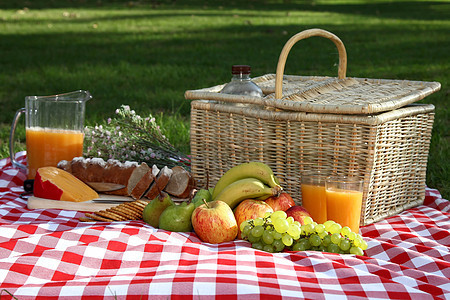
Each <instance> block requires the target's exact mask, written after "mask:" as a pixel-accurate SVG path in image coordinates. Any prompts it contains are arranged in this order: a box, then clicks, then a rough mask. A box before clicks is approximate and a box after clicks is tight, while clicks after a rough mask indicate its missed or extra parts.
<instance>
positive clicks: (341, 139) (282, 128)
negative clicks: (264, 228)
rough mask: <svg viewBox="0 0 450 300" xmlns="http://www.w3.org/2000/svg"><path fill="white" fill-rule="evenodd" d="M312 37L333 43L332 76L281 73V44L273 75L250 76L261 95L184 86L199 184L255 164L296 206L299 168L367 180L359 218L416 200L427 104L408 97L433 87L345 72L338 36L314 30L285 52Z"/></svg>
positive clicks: (430, 117)
mask: <svg viewBox="0 0 450 300" xmlns="http://www.w3.org/2000/svg"><path fill="white" fill-rule="evenodd" d="M310 36H322V37H326V38H330V39H332V41H333V42H334V43H335V44H336V45H337V46H338V51H339V55H340V67H339V74H338V78H333V77H316V76H311V77H305V76H293V75H290V76H286V75H283V69H284V61H285V60H286V56H287V54H286V53H284V54H283V51H282V54H281V55H280V60H279V63H278V67H277V74H276V75H274V74H267V75H264V76H261V77H258V78H256V79H255V80H254V81H255V82H256V83H257V84H258V85H259V86H260V87H261V88H262V90H263V92H264V94H265V97H263V98H256V97H255V98H254V97H248V96H235V95H224V94H220V90H221V88H222V87H223V85H217V86H215V87H211V88H206V89H200V90H193V91H187V92H186V94H185V96H186V98H187V99H190V100H193V101H192V102H191V132H190V134H191V155H192V164H191V170H192V173H193V175H194V176H195V178H196V180H197V182H198V185H199V186H202V187H206V186H207V184H209V186H213V185H214V184H215V183H216V182H217V181H218V180H219V178H220V177H221V176H222V175H223V174H224V173H225V172H226V171H227V170H228V169H230V168H231V167H233V166H235V165H237V164H240V163H243V162H248V161H262V162H264V163H266V164H268V165H269V166H270V167H271V168H272V169H273V171H274V173H275V175H276V176H277V177H278V179H279V180H280V181H281V182H282V186H283V188H284V189H285V190H286V191H287V192H289V193H290V194H291V195H292V197H293V198H294V200H296V202H297V203H298V204H301V190H300V185H301V177H302V174H303V173H305V172H308V171H312V170H322V171H326V172H328V173H330V174H332V173H337V174H342V175H346V176H356V177H359V178H361V179H364V193H363V206H362V213H361V225H367V224H370V223H373V222H377V221H379V220H381V219H383V218H385V217H388V216H392V215H395V214H398V213H399V212H401V211H403V210H405V209H408V208H411V207H414V206H417V205H419V204H421V203H423V200H424V196H425V194H424V192H425V177H426V169H427V159H428V150H429V144H430V139H431V130H432V126H433V121H434V106H433V105H430V104H428V105H418V104H410V103H412V102H414V101H417V100H420V99H422V98H424V97H426V96H427V95H429V94H431V93H432V92H434V91H437V90H439V88H440V84H439V83H436V82H432V83H428V82H417V81H406V80H402V81H396V80H386V79H360V78H347V77H345V69H346V65H345V64H346V57H345V58H342V56H343V55H344V56H345V48H344V50H343V49H342V48H343V45H341V44H342V42H340V40H339V39H338V38H337V37H336V36H334V35H332V34H331V33H329V32H326V31H323V30H320V29H312V30H308V31H306V33H305V32H301V33H299V34H298V35H296V36H294V37H293V38H291V40H290V41H288V43H287V44H286V45H287V46H286V45H285V48H283V50H285V49H286V48H288V50H289V49H290V47H292V45H293V43H295V42H296V41H298V40H300V39H303V38H306V37H310ZM288 50H287V51H288ZM280 64H281V65H282V66H281V67H280ZM342 64H344V65H342ZM281 86H284V88H283V89H281ZM281 91H282V94H283V95H281ZM407 104H408V105H407ZM405 105H406V106H405ZM207 181H209V182H207Z"/></svg>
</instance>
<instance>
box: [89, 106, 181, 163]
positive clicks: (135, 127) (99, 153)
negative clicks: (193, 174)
mask: <svg viewBox="0 0 450 300" xmlns="http://www.w3.org/2000/svg"><path fill="white" fill-rule="evenodd" d="M84 156H85V157H100V158H103V159H104V160H108V159H117V160H119V161H136V162H139V163H142V162H145V163H147V164H148V165H150V166H151V165H153V164H156V165H157V166H158V167H160V168H161V167H163V166H167V167H173V166H176V165H181V166H183V167H185V168H187V169H189V165H190V159H189V157H188V156H187V155H185V154H183V153H182V152H181V151H179V150H178V149H176V148H175V147H174V146H173V145H172V144H171V143H170V142H169V140H168V138H167V137H166V136H165V135H164V134H163V132H162V130H161V128H160V126H158V125H157V124H156V120H155V118H154V117H153V116H152V115H151V114H150V115H149V116H148V117H146V118H142V117H141V116H139V115H138V114H136V112H135V111H134V110H131V109H130V107H129V106H128V105H122V106H121V107H120V108H118V109H116V116H115V117H114V118H112V119H111V118H109V119H108V120H107V123H106V124H104V125H96V126H94V127H90V126H87V127H86V128H85V151H84Z"/></svg>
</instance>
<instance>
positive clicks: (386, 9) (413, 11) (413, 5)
mask: <svg viewBox="0 0 450 300" xmlns="http://www.w3.org/2000/svg"><path fill="white" fill-rule="evenodd" d="M160 7H163V8H164V9H174V10H179V9H203V10H209V9H217V8H220V9H224V10H227V9H250V10H251V9H257V10H258V11H261V10H267V11H299V10H304V11H311V12H332V13H340V14H355V15H363V16H374V17H377V18H393V19H397V18H400V19H416V20H448V14H449V12H450V4H449V3H448V2H447V1H401V0H400V1H388V2H387V1H382V0H373V1H368V3H362V4H348V3H346V4H333V1H327V2H325V1H323V2H319V3H317V1H314V0H297V1H295V0H278V1H260V0H251V1H245V2H241V1H229V0H228V1H223V0H212V1H211V0H210V1H199V0H198V1H197V0H190V1H188V2H186V3H183V2H180V1H178V2H177V1H176V0H147V1H119V0H116V1H113V0H110V1H105V0H97V1H88V0H66V1H62V0H61V1H59V0H58V1H56V0H37V1H36V0H33V1H30V0H19V1H4V2H1V3H0V9H23V8H28V9H62V8H65V9H71V8H102V9H104V8H111V9H113V8H114V9H139V10H148V9H150V10H155V9H158V8H160ZM208 16H211V15H210V14H208Z"/></svg>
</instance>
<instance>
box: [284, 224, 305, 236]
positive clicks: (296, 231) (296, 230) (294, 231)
mask: <svg viewBox="0 0 450 300" xmlns="http://www.w3.org/2000/svg"><path fill="white" fill-rule="evenodd" d="M287 233H288V234H289V235H290V236H297V235H300V234H301V233H302V231H301V229H300V227H298V226H297V225H295V224H293V223H292V224H290V225H289V228H288V230H287Z"/></svg>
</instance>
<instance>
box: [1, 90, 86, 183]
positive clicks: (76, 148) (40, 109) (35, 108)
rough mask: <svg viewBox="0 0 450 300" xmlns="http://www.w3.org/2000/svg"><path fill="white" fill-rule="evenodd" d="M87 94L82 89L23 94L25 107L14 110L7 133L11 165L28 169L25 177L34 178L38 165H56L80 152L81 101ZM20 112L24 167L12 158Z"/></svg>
mask: <svg viewBox="0 0 450 300" xmlns="http://www.w3.org/2000/svg"><path fill="white" fill-rule="evenodd" d="M91 98H92V96H91V94H90V93H89V92H88V91H83V90H79V91H74V92H70V93H65V94H59V95H52V96H27V97H25V107H24V108H21V109H19V110H17V112H16V115H15V116H14V120H13V123H12V125H11V132H10V136H9V153H10V158H11V162H12V164H13V166H15V167H18V168H21V169H24V170H28V179H34V177H35V176H36V171H37V169H38V168H40V167H46V166H54V167H56V165H57V164H58V162H59V161H61V160H71V159H73V158H74V157H77V156H82V154H83V140H84V116H85V104H86V101H87V100H89V99H91ZM23 113H25V134H26V149H27V164H28V168H27V166H25V165H23V164H21V163H19V162H17V161H16V160H15V159H14V156H15V153H14V133H15V130H16V126H17V122H18V120H19V117H20V116H21V115H22V114H23Z"/></svg>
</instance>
